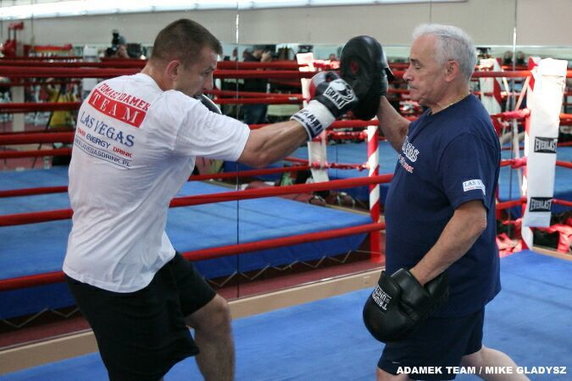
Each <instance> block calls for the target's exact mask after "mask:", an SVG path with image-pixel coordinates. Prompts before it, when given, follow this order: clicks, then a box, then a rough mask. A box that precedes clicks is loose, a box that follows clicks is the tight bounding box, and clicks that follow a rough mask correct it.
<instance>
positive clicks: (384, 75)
mask: <svg viewBox="0 0 572 381" xmlns="http://www.w3.org/2000/svg"><path fill="white" fill-rule="evenodd" d="M340 74H341V77H342V78H343V79H344V80H345V81H346V82H347V83H348V84H349V85H350V86H351V87H352V88H353V89H354V92H355V93H356V96H357V97H358V99H359V102H358V104H357V106H355V107H354V108H353V109H352V111H353V113H354V115H355V117H356V118H358V119H362V120H370V119H371V118H373V117H374V116H375V115H376V114H377V109H378V107H379V100H380V98H381V96H383V95H385V94H386V93H387V87H388V83H387V82H388V79H389V80H391V79H393V73H392V72H391V70H390V69H389V65H388V64H387V60H386V58H385V54H384V53H383V49H382V47H381V44H380V43H379V42H378V41H377V40H376V39H375V38H373V37H370V36H357V37H354V38H352V39H350V40H349V41H348V42H347V43H346V44H345V46H344V48H343V49H342V54H341V56H340Z"/></svg>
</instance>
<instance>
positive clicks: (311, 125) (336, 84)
mask: <svg viewBox="0 0 572 381" xmlns="http://www.w3.org/2000/svg"><path fill="white" fill-rule="evenodd" d="M310 87H311V92H312V93H313V97H312V100H310V102H308V105H307V106H306V107H304V108H303V109H302V110H300V111H298V112H297V113H295V114H294V115H292V117H291V118H290V119H292V120H296V121H297V122H298V123H300V124H301V125H302V126H303V127H304V128H305V129H306V132H307V134H308V139H309V140H312V139H313V138H315V137H316V136H318V135H319V134H320V133H321V132H322V131H323V130H324V129H325V128H326V127H328V126H329V125H330V124H332V123H333V122H334V121H335V120H336V118H338V117H340V116H342V115H344V114H345V113H346V112H348V111H349V110H351V109H352V107H354V106H355V105H356V104H357V102H358V99H357V97H356V96H355V94H354V91H353V89H352V88H351V87H350V86H349V85H348V84H347V83H346V81H344V80H343V79H341V78H340V77H339V76H338V75H337V74H336V73H333V72H325V73H324V72H320V73H318V74H316V75H314V77H312V79H311V84H310Z"/></svg>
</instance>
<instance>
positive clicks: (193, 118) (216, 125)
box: [174, 99, 250, 161]
mask: <svg viewBox="0 0 572 381" xmlns="http://www.w3.org/2000/svg"><path fill="white" fill-rule="evenodd" d="M186 106H187V107H185V111H184V116H183V118H182V119H181V122H180V123H181V125H180V126H179V128H178V132H177V138H176V141H175V147H174V148H175V152H177V153H180V154H184V155H193V156H202V157H207V158H211V159H220V160H229V161H236V160H238V158H239V157H240V155H241V154H242V151H243V150H244V147H245V145H246V141H247V140H248V135H249V134H250V129H249V128H248V126H247V125H246V124H244V123H242V122H240V121H238V120H236V119H233V118H231V117H228V116H225V115H220V114H217V113H214V112H211V111H209V110H208V109H207V108H206V107H205V106H204V105H203V104H202V103H201V102H200V101H198V100H195V99H189V103H188V104H187V105H186Z"/></svg>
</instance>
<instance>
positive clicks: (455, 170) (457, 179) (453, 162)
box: [438, 133, 494, 209]
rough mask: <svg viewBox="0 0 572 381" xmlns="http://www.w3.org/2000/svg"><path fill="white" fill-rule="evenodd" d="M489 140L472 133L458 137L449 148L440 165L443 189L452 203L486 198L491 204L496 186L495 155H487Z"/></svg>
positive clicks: (456, 205)
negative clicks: (492, 173)
mask: <svg viewBox="0 0 572 381" xmlns="http://www.w3.org/2000/svg"><path fill="white" fill-rule="evenodd" d="M486 152H487V150H486V149H485V143H484V142H481V141H479V138H478V137H476V136H474V135H472V134H469V133H465V134H461V135H459V136H457V137H455V138H454V139H453V140H452V141H451V142H449V144H448V145H447V146H446V147H445V149H444V151H443V154H442V155H441V157H440V160H439V163H438V168H439V175H440V177H441V181H442V184H443V189H444V191H445V194H446V195H447V197H448V199H449V201H450V203H451V205H452V206H453V208H454V209H456V208H457V207H458V206H459V205H461V204H463V203H465V202H468V201H472V200H482V201H483V205H484V206H485V207H487V202H486V200H487V197H488V193H489V192H492V190H493V189H494V187H493V184H491V182H492V181H493V179H490V178H489V177H490V175H489V173H490V170H489V167H490V163H491V162H492V159H491V158H488V157H487V153H486Z"/></svg>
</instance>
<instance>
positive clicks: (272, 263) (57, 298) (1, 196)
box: [0, 61, 572, 380]
mask: <svg viewBox="0 0 572 381" xmlns="http://www.w3.org/2000/svg"><path fill="white" fill-rule="evenodd" d="M59 64H60V65H63V66H68V68H65V67H64V68H54V67H44V68H39V67H38V66H37V63H35V62H30V63H24V64H23V65H22V66H17V67H16V66H10V62H2V61H0V72H4V74H5V75H13V76H16V77H17V78H35V77H38V76H45V77H51V78H64V77H66V78H85V77H98V78H104V77H111V76H116V75H120V74H130V73H133V72H134V71H136V70H135V69H138V68H140V67H139V66H137V67H136V68H134V67H133V64H132V63H129V64H128V63H122V62H115V63H110V62H100V63H82V65H80V64H78V65H73V64H74V63H73V62H70V63H59ZM221 64H222V65H221V66H219V67H220V69H219V70H217V71H216V72H215V77H218V78H236V77H239V78H262V77H264V78H268V77H270V78H277V79H278V80H280V81H282V82H289V83H291V84H292V85H295V84H298V85H299V83H300V80H301V79H303V78H308V77H310V76H311V75H312V74H313V73H311V72H304V71H300V65H298V64H292V63H290V64H283V63H268V64H264V65H262V66H258V65H251V63H248V64H249V65H243V64H242V63H240V64H238V63H221ZM113 65H119V66H120V67H118V66H113ZM121 65H124V67H122V66H121ZM130 65H131V66H130ZM137 65H140V63H137ZM315 67H317V68H323V69H330V68H331V67H330V66H329V63H320V62H316V63H315ZM26 68H28V69H29V70H28V69H26ZM253 68H257V69H260V68H263V69H265V70H250V69H253ZM72 69H73V70H72ZM247 69H249V70H247ZM277 69H279V70H277ZM285 69H288V71H286V70H285ZM395 74H396V75H398V76H399V75H400V74H402V73H399V72H395ZM486 74H488V75H491V74H493V75H494V73H486ZM529 74H530V72H517V73H514V75H521V76H526V75H529ZM499 75H500V74H499ZM502 75H508V73H502ZM399 93H400V94H402V93H403V92H399ZM212 94H213V96H215V101H216V102H217V103H219V104H222V105H224V104H245V103H260V102H265V103H268V104H299V103H300V102H301V101H302V100H304V97H303V96H302V95H301V94H272V95H270V94H265V95H264V96H261V94H249V93H243V94H240V96H239V95H237V94H236V92H224V91H218V90H214V91H213V92H212ZM78 106H79V103H77V102H59V103H37V104H20V103H14V104H0V112H10V113H18V112H26V111H31V110H36V111H45V110H67V111H73V110H77V108H78ZM499 117H502V118H505V119H519V118H522V115H513V114H511V113H505V114H502V115H500V116H499ZM564 119H566V116H565V117H564ZM375 124H376V122H375V121H368V122H364V121H355V120H344V121H337V122H335V123H334V125H333V126H332V127H331V128H329V129H328V131H327V133H326V134H324V135H323V136H322V137H321V139H322V142H323V143H326V144H325V145H324V148H325V152H326V156H327V161H322V162H315V161H313V160H312V159H310V158H311V157H312V153H311V152H310V148H309V147H300V148H299V149H298V150H296V151H295V152H294V153H293V154H292V155H291V156H290V157H289V158H287V159H286V160H284V161H283V162H281V163H277V164H275V165H274V166H272V167H270V168H267V169H263V170H253V169H251V168H248V167H245V166H242V165H239V164H237V163H234V162H233V163H223V166H222V168H223V171H222V172H220V173H207V174H200V175H194V176H192V177H191V178H190V180H191V181H189V182H188V183H187V184H185V186H184V187H183V189H182V190H181V192H180V193H179V194H178V195H177V197H176V198H175V199H174V200H173V202H172V203H171V209H170V211H169V217H168V224H167V233H168V234H169V236H170V238H171V240H172V242H173V245H174V246H175V248H176V249H177V250H179V251H180V252H182V253H183V255H184V256H185V257H186V258H187V259H189V260H192V261H194V262H195V263H196V264H197V267H198V268H199V270H200V271H201V273H202V274H204V275H205V276H206V277H207V278H209V279H211V280H212V279H216V280H218V279H221V278H222V279H230V278H232V277H235V276H237V275H239V276H240V275H244V274H248V273H260V272H263V271H264V270H265V269H269V268H276V267H284V266H289V265H290V264H292V263H306V262H315V261H318V262H319V261H321V260H322V259H324V258H330V257H331V258H334V257H337V256H339V255H346V256H347V255H349V253H352V252H356V251H360V250H361V251H363V250H365V251H368V252H371V254H372V256H371V259H372V262H374V263H373V264H372V267H373V266H375V268H376V271H378V270H379V266H380V265H381V264H382V261H381V260H380V257H379V254H380V253H379V246H376V245H379V235H380V231H382V230H383V228H384V224H383V222H382V218H381V217H380V215H379V213H380V211H379V209H376V207H377V208H382V206H383V203H384V201H385V196H386V194H387V188H388V186H389V185H388V184H389V182H390V180H391V174H392V173H393V171H394V168H395V165H396V159H397V153H396V152H395V151H394V150H393V149H392V148H391V147H390V146H389V144H388V143H387V142H385V141H383V140H382V141H379V142H377V137H378V132H377V131H376V130H373V131H374V132H373V133H371V132H370V128H371V126H372V125H375ZM258 127H260V126H251V128H258ZM366 129H367V133H366ZM372 135H373V136H375V141H374V143H373V144H372V141H371V136H372ZM331 140H337V141H338V143H339V144H327V142H328V141H331ZM32 142H33V143H34V144H37V143H40V144H46V143H48V144H49V143H54V142H59V143H63V144H70V143H71V142H73V133H72V132H71V131H55V132H54V131H49V132H45V131H44V132H33V133H26V132H22V133H9V134H0V145H5V144H6V145H9V144H30V143H32ZM507 147H508V146H507ZM69 154H70V149H69V148H65V147H64V148H51V149H47V150H46V149H41V150H40V149H36V150H30V151H26V150H23V151H18V150H14V151H10V150H6V151H1V152H0V159H4V160H9V159H16V158H21V157H44V156H47V155H69ZM502 159H503V162H502V168H501V174H500V180H499V194H498V196H497V200H498V207H499V211H503V210H504V211H507V213H508V215H509V216H510V218H511V219H519V218H520V217H521V215H522V210H523V206H524V205H525V204H526V200H525V199H523V198H522V196H521V195H520V192H519V187H520V184H519V181H518V178H517V176H516V175H514V173H513V170H514V169H518V168H522V167H524V166H526V161H525V160H523V159H521V158H514V152H511V151H510V150H508V149H506V150H503V151H502ZM571 162H572V146H570V145H559V146H558V150H557V166H556V168H555V172H556V175H555V189H554V200H555V202H553V205H552V211H553V212H555V213H557V212H561V211H567V210H569V209H570V206H572V176H570V172H569V171H570V168H571V167H572V165H571V164H570V163H571ZM313 169H318V170H321V171H325V172H326V173H327V176H328V178H329V181H326V182H315V183H309V184H295V185H290V186H280V187H275V186H270V187H263V188H258V189H256V188H253V189H245V190H238V188H237V186H236V185H234V186H232V187H230V186H229V184H228V183H227V184H222V183H220V182H218V181H219V180H228V179H233V180H235V179H237V178H239V177H243V176H244V177H247V176H248V177H250V178H259V179H262V180H266V181H277V180H278V179H280V178H281V177H282V176H283V175H284V174H285V173H288V172H299V171H311V170H313ZM1 176H2V182H1V183H0V210H1V211H2V213H0V242H2V245H1V246H0V319H7V320H9V319H11V318H14V317H19V316H23V315H35V314H40V313H42V312H43V311H46V310H52V309H58V308H62V307H67V306H72V305H73V300H72V298H71V296H70V295H69V293H68V290H67V288H66V287H65V285H64V284H63V283H62V279H63V274H62V273H61V271H60V270H61V264H62V261H63V256H64V254H65V245H66V242H67V234H68V233H69V231H70V227H71V220H70V217H71V210H69V201H68V199H67V194H66V191H67V188H66V186H67V167H65V166H64V167H52V168H50V169H33V170H26V171H13V172H3V173H2V174H1ZM212 180H217V182H215V181H212ZM241 189H242V188H241ZM333 190H335V191H341V192H344V193H347V194H348V195H350V196H351V197H352V198H354V199H355V200H357V201H359V203H361V204H363V205H366V207H365V209H359V208H356V209H355V210H349V209H347V208H346V209H343V210H342V209H339V208H332V207H324V206H317V205H313V204H311V203H304V202H299V201H294V200H291V199H287V198H284V197H280V196H286V195H292V194H312V193H313V192H324V191H333ZM375 192H379V198H378V199H375ZM372 194H373V195H374V197H373V198H372ZM372 200H373V201H372ZM376 200H378V201H379V204H381V205H379V204H378V201H376ZM368 208H369V209H368ZM368 236H369V239H370V241H369V245H368V242H367V237H368ZM376 240H377V242H376ZM515 251H516V250H515ZM512 257H515V258H516V257H517V255H511V256H509V257H508V258H506V259H503V261H505V263H511V261H513V262H516V261H520V259H519V260H516V259H512ZM538 257H539V256H538V255H536V254H534V255H533V254H532V253H528V252H524V253H523V255H522V256H518V258H524V259H522V261H523V262H525V261H526V260H528V259H526V258H538ZM554 260H555V259H552V258H548V259H546V261H547V263H550V264H554V263H556V262H551V261H554ZM540 262H542V261H540ZM519 266H523V267H524V265H523V264H521V265H519ZM566 266H568V264H566ZM224 282H226V280H224V281H223V283H224ZM370 284H371V279H369V280H368V281H367V282H366V281H363V282H362V286H361V287H366V288H367V287H368V286H369V285H370ZM519 287H520V286H519ZM366 294H367V292H366V291H360V292H357V293H353V294H352V295H348V296H340V297H339V298H334V299H331V300H329V299H328V300H324V301H321V302H313V303H318V304H316V306H318V307H319V308H322V305H323V307H324V308H325V311H324V314H325V316H330V317H333V316H334V315H336V314H337V313H338V312H340V311H338V309H341V310H344V311H346V310H347V311H348V313H352V314H353V315H351V316H346V317H344V316H340V319H341V320H340V321H339V322H337V323H336V324H342V323H345V324H347V323H348V319H349V320H351V321H353V323H352V324H351V325H352V327H354V328H355V327H359V329H360V332H359V335H362V336H363V337H362V336H360V341H359V342H358V343H355V342H351V343H350V342H348V343H347V345H348V348H349V347H350V346H359V345H369V347H370V348H373V347H375V354H371V353H369V354H367V353H364V354H363V358H365V359H368V361H369V360H371V359H375V358H376V357H377V356H378V354H379V344H377V343H373V342H371V338H370V337H369V336H365V334H366V332H365V330H363V329H362V327H361V317H360V320H359V324H358V323H356V322H355V320H356V316H355V314H356V312H358V313H359V312H360V311H361V303H362V302H363V300H365V295H366ZM354 297H355V299H352V298H354ZM340 301H341V303H342V304H337V303H340ZM358 304H359V306H357V305H358ZM297 308H301V309H302V311H306V310H305V308H306V307H304V306H300V307H293V309H292V310H289V309H287V310H285V311H284V314H285V316H287V319H292V315H291V313H290V312H287V311H298V310H297ZM307 308H310V309H312V308H315V307H311V306H307ZM333 310H336V313H333V312H332V311H333ZM276 314H277V315H273V314H272V313H270V314H268V315H266V314H265V315H264V316H263V317H260V319H262V320H264V318H265V316H269V317H270V319H276V318H278V319H279V318H280V317H279V316H280V314H281V312H276ZM315 318H316V317H312V319H315ZM249 319H253V320H249ZM257 319H258V318H245V319H243V320H237V321H236V322H235V324H236V327H237V330H238V333H237V335H238V336H237V337H239V338H240V340H245V341H244V346H245V347H246V348H253V347H255V346H256V345H261V344H260V343H257V342H256V338H255V337H252V338H251V337H250V335H252V332H251V331H252V329H251V328H250V329H249V327H252V326H253V325H254V326H255V325H256V324H258V321H257ZM336 319H337V318H336ZM344 319H345V320H344ZM252 322H257V323H252ZM314 323H316V325H319V324H318V320H317V319H316V321H314V322H313V323H312V327H314ZM305 324H309V322H308V321H306V322H305ZM301 325H302V324H301ZM325 326H328V324H325ZM312 329H314V328H310V327H308V330H312ZM340 329H342V330H343V328H340ZM356 329H357V328H356ZM337 330H338V329H336V331H337ZM362 331H363V332H362ZM241 332H244V333H241ZM320 335H322V336H320ZM328 335H329V334H328V333H326V332H324V331H317V336H316V337H319V338H320V340H323V339H324V337H326V336H328ZM254 336H256V335H254ZM263 336H264V337H266V336H268V337H270V333H268V335H266V334H264V335H263ZM334 337H337V336H334ZM334 337H332V339H334ZM281 339H283V337H282V335H281ZM337 339H340V338H339V337H337ZM346 339H348V338H347V337H345V338H341V339H340V340H342V341H343V340H346ZM248 340H254V341H248ZM316 340H317V339H316ZM366 342H367V344H366ZM306 343H309V342H308V341H307V340H306ZM334 343H335V340H334V341H333V342H332V345H333V344H334ZM265 345H273V347H274V345H277V344H276V343H274V344H272V343H267V344H265ZM238 351H239V363H241V362H242V363H245V362H248V361H246V359H247V357H246V356H247V355H246V353H248V351H246V352H244V355H243V356H245V357H243V360H242V361H240V358H241V353H242V352H241V349H240V348H238ZM372 351H373V349H372ZM269 352H270V353H268V354H269V355H273V354H277V353H276V352H272V351H269ZM334 352H337V351H334ZM250 355H256V356H259V355H260V353H258V354H255V353H251V354H250ZM284 356H293V357H295V358H296V361H298V360H300V359H299V358H298V354H292V353H291V352H288V353H285V354H284ZM279 357H281V356H277V357H276V358H279ZM300 357H309V358H311V357H310V356H309V355H301V356H300ZM275 360H276V359H274V360H272V359H268V363H272V361H275ZM74 361H77V363H74ZM98 361H99V360H98V357H97V355H88V356H85V357H81V358H77V359H73V360H68V361H66V362H63V363H62V364H65V365H64V367H65V366H67V367H76V366H77V367H78V368H83V367H87V369H89V371H88V372H91V373H92V374H90V375H86V376H85V380H90V379H97V378H90V377H99V378H101V377H102V376H101V374H102V373H101V372H102V371H103V370H102V369H101V366H100V365H98V364H99V363H98ZM372 361H373V360H372ZM372 361H370V362H371V363H369V362H368V364H362V366H361V367H360V370H359V371H358V370H356V369H357V368H358V367H357V366H356V367H355V368H352V370H351V372H356V373H354V374H363V379H370V378H371V372H370V370H371V369H372V368H373V364H374V362H372ZM186 366H187V363H185V365H181V368H180V369H181V370H178V369H179V368H177V369H175V370H174V373H173V376H171V375H168V376H167V378H166V379H167V380H169V379H170V377H173V380H174V379H177V378H176V377H180V376H177V374H182V373H186V372H188V371H189V370H188V369H187V368H186ZM310 366H311V365H310ZM46 367H47V368H44V367H39V368H35V369H31V370H30V371H29V372H30V373H26V372H27V371H22V372H17V373H13V374H11V375H10V377H16V378H7V380H20V379H25V378H17V377H30V378H28V379H30V380H35V379H36V378H33V377H36V376H35V374H36V373H34V371H37V372H38V373H37V374H38V375H41V374H42V372H43V374H54V375H57V377H62V378H61V379H62V380H65V377H66V376H65V375H63V374H61V370H59V369H60V368H59V363H55V364H51V365H46ZM263 367H266V365H264V366H263ZM268 368H271V367H268ZM68 369H69V368H68ZM276 369H280V367H279V366H277V367H276ZM334 369H335V368H334ZM364 369H366V371H367V375H366V374H365V373H363V372H364ZM290 370H291V369H290ZM193 371H194V372H196V370H191V373H192V372H193ZM258 371H260V370H258ZM268 371H269V372H270V373H269V374H268V376H267V377H268V378H261V379H272V380H275V379H276V380H279V379H291V378H288V377H291V376H292V375H291V374H289V373H288V372H286V373H281V374H280V376H276V375H275V374H273V373H272V372H273V369H268ZM301 371H303V372H304V374H312V370H310V369H303V370H301ZM344 371H345V370H344ZM52 372H54V373H52ZM177 372H182V373H177ZM249 372H250V373H251V372H253V369H252V368H248V369H247V368H240V365H239V375H240V374H241V376H240V377H239V379H245V380H246V379H249V378H248V376H247V375H248V374H249ZM360 372H361V373H360ZM69 374H70V375H71V374H74V373H73V372H69ZM285 374H286V375H288V376H287V378H284V377H286V376H284V375H285ZM315 376H316V377H318V378H312V379H319V378H320V377H326V375H325V374H323V373H317V374H316V375H315ZM264 377H266V376H264ZM281 377H282V378H281ZM332 377H333V376H332ZM334 378H335V377H334ZM0 379H3V378H2V376H0ZM82 379H83V378H82ZM294 379H296V378H295V377H294ZM326 379H329V378H326ZM351 379H354V378H351ZM355 379H360V378H355ZM460 379H462V378H460Z"/></svg>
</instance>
